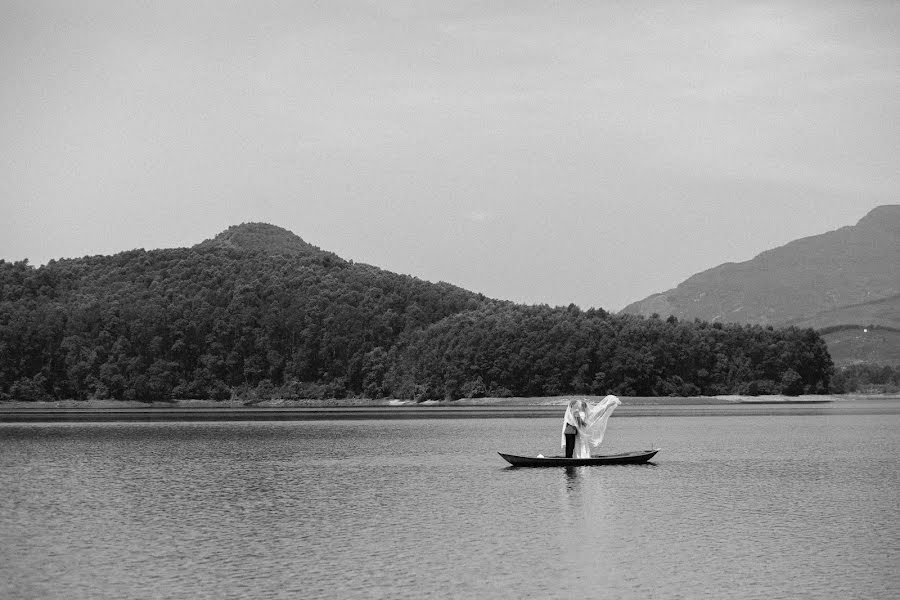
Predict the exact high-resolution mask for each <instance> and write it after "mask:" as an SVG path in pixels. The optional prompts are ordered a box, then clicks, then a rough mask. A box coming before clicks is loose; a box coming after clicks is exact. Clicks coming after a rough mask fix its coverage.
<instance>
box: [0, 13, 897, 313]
mask: <svg viewBox="0 0 900 600" xmlns="http://www.w3.org/2000/svg"><path fill="white" fill-rule="evenodd" d="M898 44H900V3H898V2H887V1H886V2H823V1H814V2H808V3H802V2H772V3H754V2H736V3H733V4H729V3H726V2H721V1H713V2H709V3H697V2H668V1H665V2H663V1H661V2H630V1H622V2H529V1H523V0H516V1H512V2H484V3H482V2H462V1H455V2H446V1H441V2H420V1H419V2H399V1H395V2H374V1H373V2H339V1H333V0H327V1H322V2H298V1H285V2H266V1H262V0H253V1H248V2H223V1H214V2H190V1H187V0H178V1H175V2H165V1H154V2H129V1H123V0H111V1H109V2H89V1H85V0H79V1H77V2H71V1H68V0H66V1H60V2H41V1H36V0H25V1H23V2H18V1H10V0H0V210H2V213H0V258H3V259H6V260H20V259H22V258H28V259H29V260H30V262H31V263H32V264H42V263H45V262H46V261H47V260H49V259H51V258H60V257H74V256H83V255H85V254H111V253H115V252H119V251H122V250H128V249H132V248H146V249H151V248H165V247H177V246H191V245H193V244H195V243H198V242H200V241H202V240H204V239H206V238H210V237H213V236H214V235H215V234H217V233H219V232H220V231H222V230H224V229H226V228H227V227H228V226H230V225H235V224H238V223H242V222H248V221H264V222H268V223H272V224H275V225H279V226H281V227H284V228H286V229H289V230H291V231H293V232H294V233H296V234H297V235H299V236H300V237H302V238H303V239H304V240H306V241H307V242H310V243H312V244H315V245H317V246H319V247H321V248H323V249H326V250H330V251H333V252H335V253H337V254H338V255H340V256H342V257H344V258H347V259H352V260H354V261H357V262H365V263H370V264H374V265H377V266H379V267H382V268H385V269H388V270H391V271H395V272H399V273H407V274H412V275H415V276H417V277H421V278H423V279H427V280H431V281H439V280H442V281H447V282H450V283H454V284H457V285H460V286H462V287H465V288H468V289H471V290H475V291H478V292H482V293H484V294H486V295H488V296H491V297H496V298H504V299H511V300H515V301H519V302H527V303H548V304H551V305H566V304H569V303H570V302H574V303H576V304H578V305H580V306H582V307H584V308H587V307H589V306H599V307H604V308H607V309H610V310H617V309H620V308H622V307H624V306H625V305H626V304H628V303H629V302H632V301H635V300H639V299H641V298H643V297H645V296H647V295H649V294H652V293H655V292H659V291H663V290H665V289H668V288H671V287H674V286H675V285H677V284H678V283H679V282H680V281H682V280H684V279H685V278H687V277H688V276H690V275H692V274H693V273H696V272H698V271H701V270H704V269H707V268H710V267H713V266H715V265H718V264H720V263H723V262H728V261H735V262H737V261H744V260H748V259H750V258H752V257H753V256H755V255H756V254H758V253H759V252H761V251H763V250H766V249H768V248H772V247H775V246H779V245H782V244H784V243H786V242H788V241H790V240H793V239H796V238H799V237H804V236H808V235H815V234H819V233H824V232H825V231H829V230H833V229H836V228H838V227H841V226H844V225H852V224H855V223H856V222H857V221H858V220H859V219H860V218H861V217H863V216H864V215H865V214H866V213H867V212H868V211H869V210H871V209H872V208H873V207H875V206H878V205H880V204H892V203H897V202H898V194H897V192H898V189H900V186H898V183H900V168H898V156H900V152H898V150H900V142H898V138H900V126H898V125H900V124H898V120H900V119H898V117H900V106H898V98H900V94H898V92H900V85H898V83H900V81H898V77H900V48H898Z"/></svg>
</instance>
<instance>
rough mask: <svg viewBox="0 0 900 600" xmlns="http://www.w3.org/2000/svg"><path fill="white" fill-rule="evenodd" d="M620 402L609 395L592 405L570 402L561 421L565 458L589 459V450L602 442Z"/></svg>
mask: <svg viewBox="0 0 900 600" xmlns="http://www.w3.org/2000/svg"><path fill="white" fill-rule="evenodd" d="M620 404H622V402H621V401H620V400H619V399H618V398H616V397H615V396H613V395H609V396H607V397H606V398H604V399H603V400H601V401H600V402H598V403H596V404H592V403H590V402H588V401H586V400H570V401H569V405H568V406H567V407H566V416H565V418H564V419H563V431H562V440H561V445H562V447H563V448H565V449H566V458H590V457H591V448H592V447H593V448H596V447H597V446H599V445H600V442H602V441H603V434H604V432H605V431H606V423H607V421H609V416H610V415H611V414H612V412H613V410H615V408H616V407H617V406H618V405H620Z"/></svg>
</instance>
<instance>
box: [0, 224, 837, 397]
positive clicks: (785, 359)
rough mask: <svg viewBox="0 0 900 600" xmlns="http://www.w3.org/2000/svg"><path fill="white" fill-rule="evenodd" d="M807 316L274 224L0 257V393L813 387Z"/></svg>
mask: <svg viewBox="0 0 900 600" xmlns="http://www.w3.org/2000/svg"><path fill="white" fill-rule="evenodd" d="M831 374H832V364H831V359H830V357H829V356H828V352H827V350H826V348H825V345H824V343H823V342H822V339H821V338H820V337H819V336H818V334H816V333H815V332H814V331H812V330H798V329H783V330H775V329H772V328H762V327H759V326H752V327H751V326H738V325H722V324H719V323H715V324H709V323H706V322H700V321H695V322H682V321H678V320H677V319H674V318H670V319H667V320H661V319H659V318H656V317H651V318H648V319H645V318H643V317H635V316H629V315H622V316H617V315H611V314H609V313H607V312H606V311H603V310H595V309H591V310H587V311H582V310H581V309H579V308H578V307H577V306H574V305H570V306H568V307H557V308H551V307H548V306H522V305H516V304H513V303H510V302H502V301H496V300H491V299H488V298H485V297H484V296H482V295H480V294H475V293H472V292H469V291H466V290H463V289H461V288H458V287H455V286H452V285H449V284H446V283H437V284H433V283H429V282H425V281H421V280H419V279H416V278H413V277H409V276H402V275H397V274H394V273H390V272H387V271H383V270H381V269H378V268H375V267H372V266H369V265H364V264H354V263H352V262H349V261H345V260H342V259H341V258H339V257H337V256H335V255H334V254H331V253H328V252H324V251H322V250H319V249H318V248H315V247H313V246H310V245H309V244H306V243H305V242H303V241H302V240H300V238H298V237H296V236H294V235H293V234H291V233H289V232H286V231H284V230H282V229H279V228H277V227H273V226H270V225H263V224H250V225H242V226H238V227H233V228H231V229H229V230H228V231H226V232H224V233H223V234H221V235H219V236H217V237H216V238H215V239H213V240H208V241H206V242H203V243H201V244H198V245H197V246H194V247H193V248H180V249H168V250H157V251H151V252H147V251H144V250H133V251H129V252H123V253H120V254H117V255H114V256H93V257H85V258H80V259H72V260H59V261H51V262H50V263H49V264H47V265H45V266H43V267H39V268H35V267H32V266H30V265H28V264H27V262H26V261H21V262H13V263H9V262H5V261H0V398H4V399H10V398H16V399H26V400H44V399H51V398H78V399H82V398H116V399H133V400H141V401H148V400H158V399H170V398H212V399H224V398H228V397H231V396H232V395H234V394H246V395H247V397H248V398H259V399H264V398H266V397H275V396H280V397H326V396H328V397H341V396H345V395H354V396H366V397H373V398H376V397H388V396H395V397H406V398H416V399H420V400H421V399H428V398H457V397H460V396H484V395H490V396H510V395H515V396H538V395H555V394H567V393H579V394H588V393H591V394H603V393H606V392H614V393H619V394H628V395H693V394H721V393H749V394H755V393H786V394H798V393H819V392H824V391H827V390H828V389H829V387H830V377H831Z"/></svg>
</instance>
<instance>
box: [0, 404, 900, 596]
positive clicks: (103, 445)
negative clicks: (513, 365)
mask: <svg viewBox="0 0 900 600" xmlns="http://www.w3.org/2000/svg"><path fill="white" fill-rule="evenodd" d="M892 412H893V413H894V414H891V413H892ZM895 413H896V411H887V412H886V413H885V414H880V415H878V414H876V415H832V416H828V415H826V416H743V417H736V416H718V417H717V416H703V417H682V418H679V417H665V416H658V417H652V416H651V417H638V418H618V419H617V418H613V419H612V421H611V422H610V427H609V430H608V432H607V442H606V443H605V446H606V449H605V451H608V452H616V451H624V450H633V449H641V448H646V447H649V446H650V445H651V444H655V445H657V446H661V447H662V448H663V450H662V451H661V452H660V454H659V455H658V456H657V458H656V459H655V464H653V465H644V466H607V467H593V468H590V467H582V468H577V469H570V470H565V469H512V468H507V467H506V463H504V462H503V461H502V459H501V458H500V457H499V456H497V454H496V452H497V451H498V450H503V451H509V452H512V453H519V454H537V453H538V452H543V453H544V454H550V453H555V452H556V447H555V446H556V444H557V443H558V438H559V427H560V426H559V423H558V422H557V420H555V419H546V418H544V419H542V418H536V419H515V418H512V419H488V420H475V419H454V420H379V421H320V422H284V423H227V424H225V423H160V424H138V423H125V424H116V423H112V424H95V425H89V424H87V425H86V424H73V425H16V426H11V425H7V426H0V539H2V545H0V597H2V598H67V599H68V598H91V599H98V598H115V599H121V598H317V597H319V598H421V597H426V596H427V597H431V598H529V597H530V598H571V597H589V598H599V597H609V598H704V597H708V598H724V597H730V598H738V599H740V598H767V599H770V598H895V597H897V594H898V591H900V575H898V565H900V494H898V490H900V476H898V473H900V470H898V467H897V459H898V454H900V415H898V414H895ZM559 421H560V422H561V415H560V419H559Z"/></svg>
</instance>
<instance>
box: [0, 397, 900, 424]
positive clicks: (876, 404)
mask: <svg viewBox="0 0 900 600" xmlns="http://www.w3.org/2000/svg"><path fill="white" fill-rule="evenodd" d="M568 398H569V397H559V398H505V399H479V400H478V403H475V401H471V400H469V401H456V402H434V403H420V404H415V403H410V404H396V403H395V404H390V403H389V402H390V401H384V402H382V403H379V404H373V403H372V402H367V403H366V404H355V405H351V404H348V403H346V402H344V401H340V403H337V401H335V402H331V403H328V402H322V401H309V402H310V403H309V404H301V402H302V401H292V402H291V404H290V405H288V404H287V402H283V403H280V404H278V405H255V406H244V405H240V404H228V403H198V402H196V401H193V402H182V403H158V404H156V405H147V404H143V405H141V404H138V403H114V404H113V403H111V402H109V401H108V402H106V403H99V402H96V401H95V402H78V403H75V402H49V403H26V402H19V403H15V404H13V403H6V404H0V424H17V423H18V424H29V423H33V424H40V423H110V422H137V423H141V422H143V423H149V422H216V421H219V422H238V421H334V420H362V419H470V418H479V419H495V418H550V419H558V418H559V417H560V414H561V412H560V411H561V410H562V408H563V406H564V405H565V403H566V401H567V399H568ZM313 403H314V404H315V405H312V404H313ZM98 404H102V405H99V406H98ZM134 404H137V406H135V405H134ZM261 404H262V403H261ZM852 414H900V397H898V396H865V397H863V396H853V397H835V396H807V397H801V398H799V399H798V398H790V399H787V400H784V399H780V398H771V397H761V398H758V399H755V400H754V401H749V402H748V401H744V399H743V398H740V399H738V400H735V399H734V397H725V398H722V397H718V398H677V399H673V398H623V404H622V405H621V406H620V407H619V408H617V409H616V411H615V413H614V414H613V417H614V418H616V417H699V416H707V417H708V416H774V415H783V416H797V415H852Z"/></svg>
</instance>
